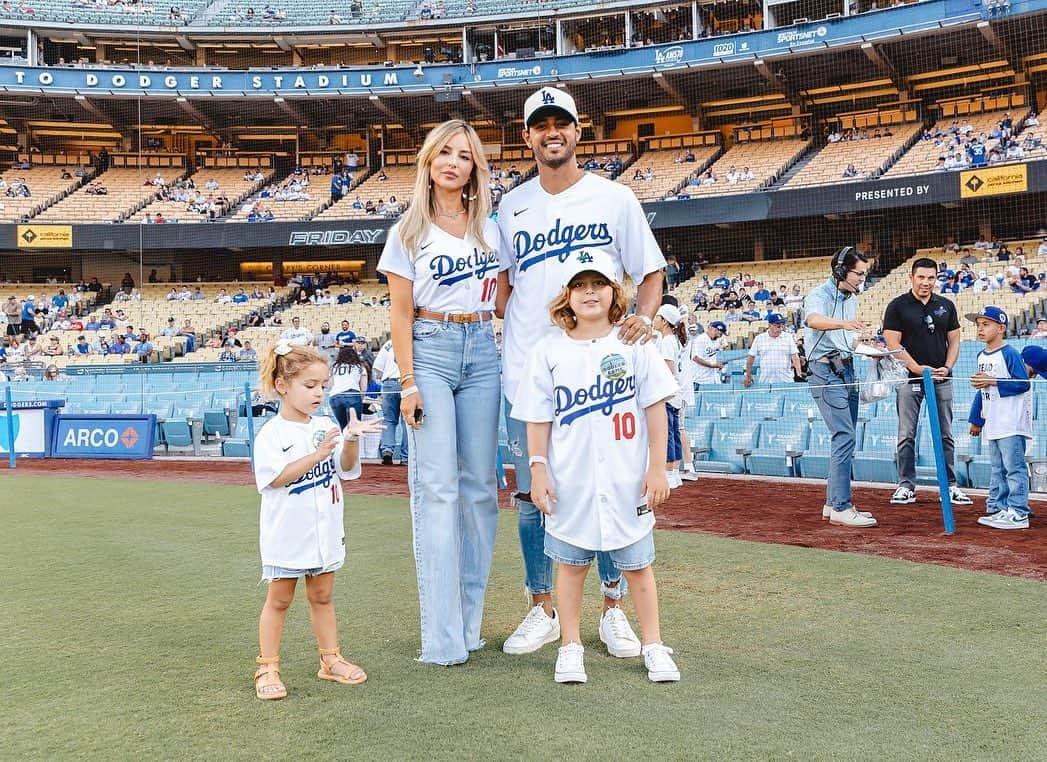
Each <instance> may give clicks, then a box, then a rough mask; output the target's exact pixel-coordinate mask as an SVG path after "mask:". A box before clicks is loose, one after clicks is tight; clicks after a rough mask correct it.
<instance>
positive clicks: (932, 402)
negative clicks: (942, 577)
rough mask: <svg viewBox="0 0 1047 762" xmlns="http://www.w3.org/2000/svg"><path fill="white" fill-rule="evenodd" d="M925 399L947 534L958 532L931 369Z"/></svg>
mask: <svg viewBox="0 0 1047 762" xmlns="http://www.w3.org/2000/svg"><path fill="white" fill-rule="evenodd" d="M923 397H924V402H925V403H926V405H927V418H928V420H929V421H930V423H931V440H932V441H933V442H934V466H935V469H936V470H937V472H938V491H939V492H940V493H941V498H942V521H943V522H944V523H945V534H953V533H954V532H955V531H956V522H955V521H953V515H952V500H951V499H950V498H949V476H948V474H947V473H946V471H945V447H944V446H943V445H942V423H941V421H940V420H939V419H938V395H937V393H936V392H935V390H934V379H933V378H932V377H931V370H930V368H924V369H923Z"/></svg>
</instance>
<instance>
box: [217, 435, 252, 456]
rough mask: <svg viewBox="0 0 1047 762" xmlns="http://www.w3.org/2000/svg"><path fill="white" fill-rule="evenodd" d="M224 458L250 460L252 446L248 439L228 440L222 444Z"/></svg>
mask: <svg viewBox="0 0 1047 762" xmlns="http://www.w3.org/2000/svg"><path fill="white" fill-rule="evenodd" d="M222 456H223V457H226V458H250V457H251V445H250V443H249V442H248V441H247V440H246V439H226V440H225V441H224V442H222Z"/></svg>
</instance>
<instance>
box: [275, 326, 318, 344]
mask: <svg viewBox="0 0 1047 762" xmlns="http://www.w3.org/2000/svg"><path fill="white" fill-rule="evenodd" d="M280 338H281V339H287V341H288V342H289V343H291V344H297V345H299V346H306V345H308V344H312V343H313V334H312V331H310V330H309V329H308V328H295V327H294V326H292V327H290V328H288V329H287V330H285V331H284V332H283V333H282V334H280Z"/></svg>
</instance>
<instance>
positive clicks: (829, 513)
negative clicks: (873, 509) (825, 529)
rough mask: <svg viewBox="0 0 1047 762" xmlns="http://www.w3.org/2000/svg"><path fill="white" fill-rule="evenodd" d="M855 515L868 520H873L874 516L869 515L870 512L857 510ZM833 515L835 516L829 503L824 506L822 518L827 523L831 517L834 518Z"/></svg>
mask: <svg viewBox="0 0 1047 762" xmlns="http://www.w3.org/2000/svg"><path fill="white" fill-rule="evenodd" d="M855 513H857V514H858V515H859V516H864V517H865V518H867V519H868V518H872V514H871V513H869V512H868V511H859V510H856V511H855ZM832 515H833V507H832V506H831V505H829V504H828V503H826V504H825V505H823V506H822V518H823V519H825V520H826V521H828V520H829V517H830V516H832Z"/></svg>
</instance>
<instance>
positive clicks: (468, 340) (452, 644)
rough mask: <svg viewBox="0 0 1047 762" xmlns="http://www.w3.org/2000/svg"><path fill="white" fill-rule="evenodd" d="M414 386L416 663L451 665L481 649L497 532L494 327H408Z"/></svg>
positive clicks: (432, 323)
mask: <svg viewBox="0 0 1047 762" xmlns="http://www.w3.org/2000/svg"><path fill="white" fill-rule="evenodd" d="M413 332H414V373H415V377H414V382H415V385H416V386H417V387H418V392H419V394H421V397H422V406H423V409H424V410H425V418H424V421H423V423H422V425H421V427H420V428H419V429H418V430H410V434H409V436H410V438H411V451H412V453H413V456H412V457H411V461H410V465H409V469H408V478H409V482H410V486H411V522H412V527H413V529H414V561H415V568H416V571H417V574H418V599H419V606H420V609H421V625H422V655H421V660H422V661H423V662H429V663H433V664H458V663H460V662H463V661H465V660H466V659H467V658H468V655H469V652H470V651H475V650H477V649H479V648H481V647H482V646H483V641H481V640H480V623H481V620H482V619H483V606H484V594H485V593H486V591H487V578H488V575H489V574H490V571H491V557H492V555H493V553H494V539H495V530H496V529H497V526H498V483H497V481H496V465H497V460H498V405H499V403H500V402H501V379H500V373H499V363H498V353H497V351H496V349H495V344H494V330H493V328H492V327H491V324H490V323H489V322H486V323H482V324H481V323H449V322H444V321H439V320H423V319H418V320H415V323H414V329H413Z"/></svg>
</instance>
